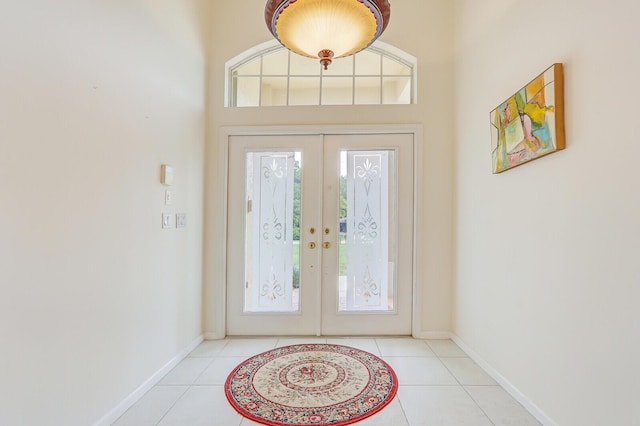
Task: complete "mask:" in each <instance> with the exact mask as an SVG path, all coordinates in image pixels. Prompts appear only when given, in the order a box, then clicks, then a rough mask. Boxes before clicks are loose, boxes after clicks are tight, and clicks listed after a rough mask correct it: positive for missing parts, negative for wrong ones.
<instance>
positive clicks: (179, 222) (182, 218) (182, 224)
mask: <svg viewBox="0 0 640 426" xmlns="http://www.w3.org/2000/svg"><path fill="white" fill-rule="evenodd" d="M186 227H187V214H186V213H176V228H186Z"/></svg>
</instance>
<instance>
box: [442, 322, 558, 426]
mask: <svg viewBox="0 0 640 426" xmlns="http://www.w3.org/2000/svg"><path fill="white" fill-rule="evenodd" d="M451 340H453V341H454V342H456V344H457V345H458V346H460V349H462V350H463V351H465V352H466V354H467V355H469V358H471V359H472V360H474V361H475V362H476V364H478V365H479V366H480V367H482V369H483V370H484V371H485V372H486V373H487V374H488V375H490V376H491V377H492V378H493V379H494V380H495V381H496V382H498V384H499V385H500V386H502V388H503V389H504V390H505V391H507V393H508V394H509V395H511V396H512V397H513V398H514V399H515V400H516V401H518V402H519V403H520V404H522V406H523V407H524V408H525V409H526V410H527V411H528V412H529V413H531V415H532V416H534V417H535V418H536V419H537V420H538V421H539V422H540V423H542V424H543V425H544V426H558V424H557V423H556V422H554V421H553V420H552V419H551V418H550V417H549V416H547V415H546V414H545V413H544V411H542V410H541V409H540V407H538V406H537V405H536V404H534V403H533V401H531V400H530V399H529V398H527V397H526V396H525V395H524V394H523V393H522V392H520V390H518V388H516V387H515V386H514V385H513V384H512V383H511V382H510V381H509V380H507V379H506V378H505V377H504V376H503V375H502V374H500V373H499V372H498V371H497V370H496V369H495V368H493V367H492V366H491V365H489V363H487V362H486V361H485V360H484V359H482V358H481V357H480V355H478V354H477V353H476V352H475V351H474V350H473V349H471V348H470V347H469V346H467V344H466V343H464V342H463V341H462V339H460V337H458V336H456V335H455V334H453V333H452V334H451Z"/></svg>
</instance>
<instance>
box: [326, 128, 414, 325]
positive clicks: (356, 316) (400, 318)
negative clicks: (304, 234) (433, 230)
mask: <svg viewBox="0 0 640 426" xmlns="http://www.w3.org/2000/svg"><path fill="white" fill-rule="evenodd" d="M413 147H414V137H413V135H412V134H409V133H405V134H402V133H389V134H384V133H381V134H359V135H358V134H355V135H354V134H346V135H338V134H336V135H325V138H324V161H323V162H324V175H323V200H324V201H323V207H322V209H323V214H322V216H323V223H324V227H325V235H324V238H323V241H324V243H323V250H322V270H323V283H322V333H323V334H327V335H332V334H341V335H344V334H351V335H376V334H377V335H398V334H400V335H402V334H405V335H406V334H411V332H412V328H411V324H412V303H413V286H414V281H413V243H414V240H413V221H414V202H413V200H414V185H413V179H414V175H413V160H414V149H413ZM334 230H335V232H334Z"/></svg>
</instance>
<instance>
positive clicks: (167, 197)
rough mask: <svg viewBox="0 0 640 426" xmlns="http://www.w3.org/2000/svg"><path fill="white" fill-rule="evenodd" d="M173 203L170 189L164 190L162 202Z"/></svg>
mask: <svg viewBox="0 0 640 426" xmlns="http://www.w3.org/2000/svg"><path fill="white" fill-rule="evenodd" d="M172 203H173V194H172V193H171V190H170V189H167V190H165V191H164V204H165V205H167V206H168V205H171V204H172Z"/></svg>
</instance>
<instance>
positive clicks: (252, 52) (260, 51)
mask: <svg viewBox="0 0 640 426" xmlns="http://www.w3.org/2000/svg"><path fill="white" fill-rule="evenodd" d="M370 47H372V48H374V49H375V50H378V51H380V52H381V53H383V54H384V53H386V54H388V55H390V56H395V57H397V58H398V59H401V60H403V61H404V62H407V63H408V64H411V66H412V67H413V73H412V76H411V78H412V82H411V87H412V92H413V93H412V99H413V103H414V104H417V103H418V78H417V76H418V59H417V58H416V57H415V56H413V55H410V54H408V53H407V52H405V51H404V50H401V49H398V48H397V47H395V46H392V45H390V44H388V43H385V42H382V41H380V40H376V41H375V42H374V43H373V44H372V45H371V46H370ZM280 48H282V45H281V44H280V42H279V41H278V40H276V39H273V40H269V41H265V42H264V43H260V44H257V45H255V46H253V47H251V48H249V49H247V50H245V51H244V52H242V53H240V54H239V55H236V56H234V57H233V58H231V59H229V60H228V61H227V62H225V64H224V106H225V108H228V107H229V106H230V105H231V93H230V92H231V69H232V68H235V67H236V66H238V65H239V64H241V63H242V62H245V61H247V60H249V59H252V58H254V57H256V56H258V55H264V54H266V53H269V51H271V50H277V49H280Z"/></svg>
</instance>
